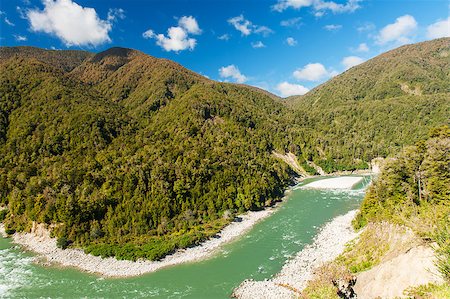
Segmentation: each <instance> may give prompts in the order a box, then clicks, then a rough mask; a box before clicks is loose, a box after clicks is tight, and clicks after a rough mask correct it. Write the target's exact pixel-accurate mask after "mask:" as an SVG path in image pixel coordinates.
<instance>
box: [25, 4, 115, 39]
mask: <svg viewBox="0 0 450 299" xmlns="http://www.w3.org/2000/svg"><path fill="white" fill-rule="evenodd" d="M42 3H43V5H44V10H39V9H30V10H28V11H27V12H26V18H27V19H28V20H29V22H30V26H31V30H32V31H35V32H45V33H48V34H52V35H55V36H56V37H58V38H59V39H60V40H62V42H63V43H64V44H65V45H66V46H82V45H87V46H97V45H100V44H103V43H105V42H110V41H111V39H110V37H109V32H110V31H111V29H112V21H111V20H102V19H100V18H99V17H98V15H97V12H96V11H95V9H93V8H89V7H82V6H80V5H78V4H77V3H75V2H73V1H72V0H42Z"/></svg>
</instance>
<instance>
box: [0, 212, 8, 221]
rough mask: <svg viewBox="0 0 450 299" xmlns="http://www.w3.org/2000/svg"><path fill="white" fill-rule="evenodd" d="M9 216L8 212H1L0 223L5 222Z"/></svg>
mask: <svg viewBox="0 0 450 299" xmlns="http://www.w3.org/2000/svg"><path fill="white" fill-rule="evenodd" d="M7 214H8V210H0V222H2V221H3V220H5V218H6V215H7Z"/></svg>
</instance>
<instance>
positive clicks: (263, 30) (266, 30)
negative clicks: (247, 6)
mask: <svg viewBox="0 0 450 299" xmlns="http://www.w3.org/2000/svg"><path fill="white" fill-rule="evenodd" d="M253 32H255V33H258V34H262V35H263V36H264V37H266V36H268V35H269V34H271V33H273V30H272V29H270V28H269V27H267V26H257V25H255V29H254V30H253Z"/></svg>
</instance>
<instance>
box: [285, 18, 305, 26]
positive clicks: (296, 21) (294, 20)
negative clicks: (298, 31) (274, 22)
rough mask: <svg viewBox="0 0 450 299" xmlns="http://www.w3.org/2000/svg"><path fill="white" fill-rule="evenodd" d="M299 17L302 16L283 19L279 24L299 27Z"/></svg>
mask: <svg viewBox="0 0 450 299" xmlns="http://www.w3.org/2000/svg"><path fill="white" fill-rule="evenodd" d="M301 19H302V18H300V17H298V18H292V19H287V20H283V21H281V22H280V25H281V26H283V27H299V26H300V20H301Z"/></svg>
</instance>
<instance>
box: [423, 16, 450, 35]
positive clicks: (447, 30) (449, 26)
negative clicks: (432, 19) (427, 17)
mask: <svg viewBox="0 0 450 299" xmlns="http://www.w3.org/2000/svg"><path fill="white" fill-rule="evenodd" d="M449 36H450V17H448V18H447V19H445V20H441V21H437V22H436V23H433V24H431V25H430V26H428V27H427V38H429V39H434V38H440V37H449Z"/></svg>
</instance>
